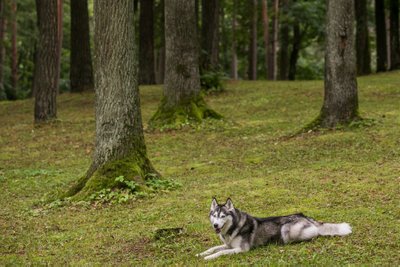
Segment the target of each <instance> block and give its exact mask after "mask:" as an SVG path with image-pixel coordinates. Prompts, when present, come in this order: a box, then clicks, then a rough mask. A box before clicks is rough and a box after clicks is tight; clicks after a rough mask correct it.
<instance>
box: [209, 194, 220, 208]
mask: <svg viewBox="0 0 400 267" xmlns="http://www.w3.org/2000/svg"><path fill="white" fill-rule="evenodd" d="M217 206H218V202H217V199H216V198H215V197H213V199H212V201H211V207H210V210H214V209H215V208H216V207H217Z"/></svg>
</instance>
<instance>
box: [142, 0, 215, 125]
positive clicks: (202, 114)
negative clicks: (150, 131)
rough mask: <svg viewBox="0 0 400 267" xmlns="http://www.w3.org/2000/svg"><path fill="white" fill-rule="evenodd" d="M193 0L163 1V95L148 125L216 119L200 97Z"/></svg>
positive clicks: (182, 123) (180, 123) (179, 123)
mask: <svg viewBox="0 0 400 267" xmlns="http://www.w3.org/2000/svg"><path fill="white" fill-rule="evenodd" d="M197 44H198V43H197V33H196V16H195V1H194V0H165V45H166V50H165V51H166V55H165V61H166V62H165V64H166V66H168V67H167V68H166V69H165V78H164V97H163V100H162V101H161V104H160V106H159V108H158V110H157V112H156V113H155V114H154V115H153V117H152V118H151V120H150V127H153V128H160V127H164V126H168V127H173V128H177V127H180V126H182V125H184V124H187V123H189V122H190V121H201V120H202V119H203V118H207V117H214V118H219V117H220V115H218V114H217V113H215V112H214V111H212V110H211V109H209V108H208V107H207V106H206V104H205V102H204V99H203V98H202V97H201V96H200V73H199V57H198V45H197Z"/></svg>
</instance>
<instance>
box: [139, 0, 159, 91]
mask: <svg viewBox="0 0 400 267" xmlns="http://www.w3.org/2000/svg"><path fill="white" fill-rule="evenodd" d="M139 36H140V39H139V78H140V79H139V83H140V84H155V83H156V77H155V68H154V0H140V17H139Z"/></svg>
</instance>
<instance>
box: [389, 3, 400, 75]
mask: <svg viewBox="0 0 400 267" xmlns="http://www.w3.org/2000/svg"><path fill="white" fill-rule="evenodd" d="M399 38H400V37H399V0H390V69H391V70H395V69H400V39H399Z"/></svg>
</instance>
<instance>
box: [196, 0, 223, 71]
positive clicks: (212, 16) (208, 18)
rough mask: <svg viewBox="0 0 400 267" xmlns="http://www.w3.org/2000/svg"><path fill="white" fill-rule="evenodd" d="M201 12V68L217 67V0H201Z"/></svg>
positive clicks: (212, 68)
mask: <svg viewBox="0 0 400 267" xmlns="http://www.w3.org/2000/svg"><path fill="white" fill-rule="evenodd" d="M201 6H202V13H201V17H202V19H201V23H202V26H201V48H202V53H201V62H200V64H201V70H202V71H209V70H218V68H219V60H218V58H219V14H220V2H219V0H212V1H210V0H202V2H201Z"/></svg>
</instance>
